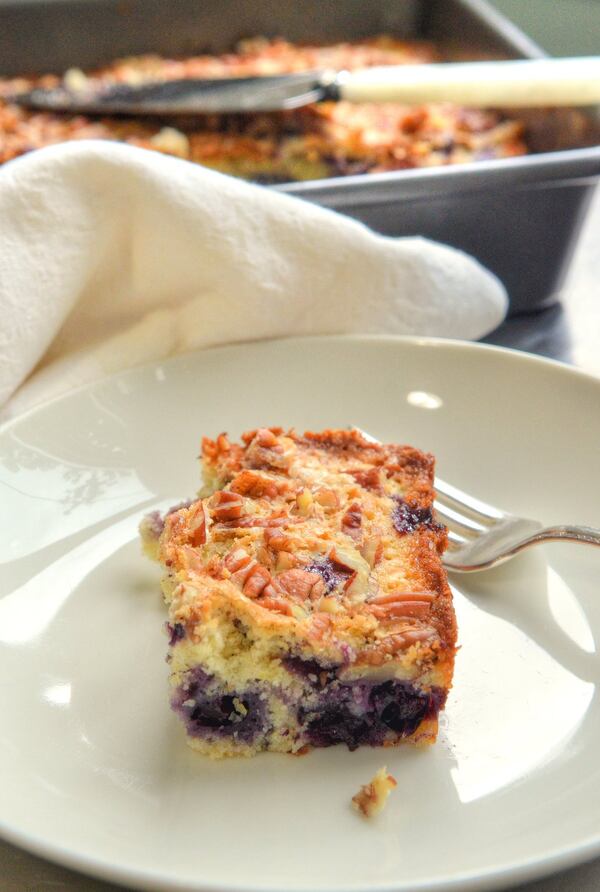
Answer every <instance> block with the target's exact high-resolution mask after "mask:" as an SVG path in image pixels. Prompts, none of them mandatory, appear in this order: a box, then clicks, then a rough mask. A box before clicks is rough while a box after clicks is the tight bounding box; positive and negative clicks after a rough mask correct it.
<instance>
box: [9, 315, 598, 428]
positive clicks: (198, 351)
mask: <svg viewBox="0 0 600 892" xmlns="http://www.w3.org/2000/svg"><path fill="white" fill-rule="evenodd" d="M326 341H332V342H339V343H343V342H345V343H349V344H361V343H370V342H373V341H379V342H381V343H389V344H390V345H393V344H397V345H400V346H403V345H407V346H409V347H419V348H433V349H442V348H444V347H452V348H454V349H457V350H459V351H460V350H465V351H467V352H470V351H472V352H476V353H481V354H487V353H492V354H498V355H505V356H506V357H512V359H513V360H514V361H516V362H519V361H521V362H523V363H524V364H525V365H538V366H545V367H547V368H553V369H555V370H557V371H562V372H563V373H564V374H566V375H567V376H572V377H574V378H576V379H580V380H586V381H588V382H593V383H595V384H597V385H600V375H597V374H594V372H591V371H587V370H586V369H580V368H578V367H577V366H575V365H572V364H571V363H569V362H566V361H565V360H561V359H554V358H552V357H550V356H542V355H541V354H539V353H530V352H529V351H527V350H519V349H518V348H517V347H506V346H504V345H500V344H487V343H485V342H483V341H469V340H465V339H462V338H444V337H434V336H432V335H409V334H407V335H396V334H378V333H372V334H356V333H342V334H319V335H290V336H289V337H279V336H278V337H272V338H256V339H255V340H252V341H231V342H227V343H223V344H210V345H208V346H206V347H197V348H195V349H193V350H185V351H182V352H180V353H175V354H173V355H172V356H165V357H162V358H157V359H151V360H146V361H145V362H140V363H136V364H134V365H131V366H127V367H125V368H122V369H117V370H116V371H112V372H109V373H107V374H104V375H99V376H98V377H97V378H95V379H94V380H93V381H86V382H84V383H83V384H80V385H78V386H77V387H71V388H69V390H67V391H65V392H64V393H59V394H56V395H55V396H52V397H49V398H48V399H44V400H41V401H39V402H36V403H35V404H34V405H32V406H29V407H28V408H27V409H24V410H23V411H22V412H18V413H17V414H16V415H11V416H9V417H7V418H6V419H2V416H1V414H0V436H1V435H2V434H4V433H5V431H6V430H8V429H9V428H10V427H11V426H12V425H14V424H16V423H17V422H19V421H22V420H23V419H25V418H27V417H29V416H31V415H32V414H34V413H36V412H38V411H41V410H43V409H46V408H48V407H50V406H53V405H54V404H55V403H58V402H61V401H62V400H67V399H70V398H72V397H74V396H77V395H78V394H81V393H84V392H85V391H87V390H91V389H93V388H95V387H100V386H107V385H109V384H110V382H111V381H113V380H116V379H118V378H121V377H127V376H129V375H132V374H135V373H140V374H143V373H144V372H147V371H149V370H150V369H152V368H154V367H155V366H157V365H178V364H179V363H183V362H185V361H189V360H191V359H193V358H194V357H196V356H203V355H204V354H205V353H219V352H225V351H227V350H232V349H240V348H244V347H253V346H258V345H262V344H282V343H305V344H310V343H322V342H326ZM26 380H27V379H25V380H24V381H22V382H21V384H24V383H25V381H26ZM19 386H21V385H19ZM18 389H19V387H17V389H16V390H15V391H13V393H12V394H11V395H10V396H9V398H8V401H9V402H10V400H11V399H12V397H13V396H14V395H15V394H16V393H17V391H18Z"/></svg>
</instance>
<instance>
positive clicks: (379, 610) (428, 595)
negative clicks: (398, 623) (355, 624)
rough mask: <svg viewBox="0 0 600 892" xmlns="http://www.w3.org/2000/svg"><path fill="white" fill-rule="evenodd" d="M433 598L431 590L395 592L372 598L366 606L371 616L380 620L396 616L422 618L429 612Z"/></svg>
mask: <svg viewBox="0 0 600 892" xmlns="http://www.w3.org/2000/svg"><path fill="white" fill-rule="evenodd" d="M434 599H435V595H434V594H433V592H395V593H393V594H390V595H380V596H379V597H377V598H373V599H372V600H371V601H369V603H368V604H367V608H368V610H369V611H370V612H371V613H372V614H373V616H376V617H377V618H378V619H382V620H385V619H390V618H393V617H398V616H414V617H418V618H419V619H423V618H424V617H426V616H427V615H428V614H429V611H430V609H431V604H432V603H433V601H434Z"/></svg>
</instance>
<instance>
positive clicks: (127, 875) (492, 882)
mask: <svg viewBox="0 0 600 892" xmlns="http://www.w3.org/2000/svg"><path fill="white" fill-rule="evenodd" d="M327 342H334V343H340V344H342V343H346V344H348V345H354V346H355V345H358V346H360V345H361V344H369V343H373V342H380V343H386V344H389V345H390V346H396V347H398V348H400V349H402V348H403V347H405V346H406V347H409V348H413V347H416V348H418V349H421V348H422V349H425V350H427V349H433V350H439V349H444V348H449V349H452V350H456V351H457V352H462V351H466V352H470V353H474V354H478V355H481V356H483V355H486V354H494V355H499V356H502V357H504V358H505V359H506V361H509V362H512V363H515V362H516V363H519V364H522V365H523V366H535V367H537V368H545V369H547V370H548V371H550V372H551V373H552V374H559V375H561V376H565V375H566V376H567V377H568V378H571V379H572V380H575V381H581V382H582V383H583V382H586V383H588V384H592V386H595V387H598V388H599V389H600V376H598V375H595V374H594V373H592V372H588V371H586V370H583V369H579V368H577V367H575V366H573V365H571V364H569V363H567V362H563V361H560V360H556V359H552V358H549V357H546V356H541V355H538V354H533V353H529V352H526V351H522V350H518V349H516V348H512V347H505V346H500V345H495V344H487V343H481V342H477V341H467V340H461V339H458V338H443V337H429V336H426V337H425V336H417V335H386V334H324V335H310V336H291V337H275V338H262V339H257V340H253V341H238V342H232V343H227V344H219V345H212V346H207V347H203V348H199V349H195V350H191V351H186V352H182V353H178V354H176V355H174V356H169V357H165V358H160V359H154V360H149V361H146V362H144V363H139V364H136V365H133V366H130V367H127V368H124V369H121V370H118V371H114V372H111V373H109V374H106V375H102V376H101V377H98V378H97V379H95V380H94V381H89V382H86V383H83V384H82V385H80V386H78V387H75V388H71V389H69V390H68V391H66V392H65V393H61V394H58V395H56V396H54V397H52V398H50V399H47V400H44V401H42V402H38V403H36V404H35V405H33V406H31V407H29V408H28V409H26V410H24V411H23V412H20V413H18V414H17V415H15V416H13V417H9V418H8V419H7V420H5V421H3V422H1V423H0V438H1V437H3V436H4V435H5V434H6V433H8V432H9V431H10V429H11V428H12V427H13V426H15V425H17V424H19V423H21V422H22V421H23V420H25V419H26V418H30V417H32V416H35V415H36V414H37V413H38V412H40V411H45V410H46V409H52V407H53V406H55V405H57V404H62V403H64V402H65V401H69V400H70V399H73V398H75V397H77V396H79V395H81V394H84V393H86V392H89V391H93V390H94V389H96V388H97V387H105V386H110V384H111V382H116V381H117V380H119V379H122V378H126V377H130V376H132V375H133V376H135V375H137V374H139V375H143V374H144V373H146V372H148V371H150V370H151V369H153V368H155V367H156V366H158V365H160V366H164V365H166V366H171V367H173V366H177V365H180V364H185V363H186V362H189V361H193V360H194V358H196V357H202V356H204V355H205V354H208V353H210V354H215V353H216V354H219V353H226V352H228V351H231V350H240V349H244V348H247V347H253V346H260V345H267V344H278V343H288V344H289V343H294V344H306V345H308V344H323V343H327ZM0 838H1V839H3V840H5V841H6V842H7V843H9V844H11V845H15V846H17V847H18V848H21V849H23V850H25V851H27V852H30V853H31V854H33V855H35V856H37V857H41V858H44V859H46V860H48V861H50V862H52V863H54V864H57V865H59V866H63V867H67V868H69V869H72V870H75V871H79V872H80V873H83V874H85V875H87V876H89V877H95V878H99V879H102V880H104V881H108V882H117V883H120V884H126V885H127V886H129V887H131V888H135V889H144V890H157V892H160V890H163V892H164V890H173V892H263V889H262V887H261V886H258V885H253V884H250V883H244V884H243V885H239V884H235V883H234V884H231V883H223V882H219V883H215V882H208V881H203V880H202V878H199V880H198V882H194V883H193V884H190V883H189V882H188V880H184V879H183V878H179V879H178V878H173V877H172V876H169V875H168V874H164V873H161V872H160V871H157V870H145V869H144V868H137V867H127V866H124V865H123V864H115V863H113V862H111V861H109V860H108V859H106V858H102V857H97V856H94V855H93V854H87V853H81V852H78V851H77V850H76V849H72V848H71V847H69V846H65V845H63V844H55V843H52V842H49V841H48V840H47V839H46V838H44V837H43V836H41V835H40V834H35V833H28V832H27V831H23V830H21V829H20V828H15V827H14V826H12V825H11V824H10V822H9V821H7V820H6V819H4V818H2V816H0ZM598 856H600V829H599V830H598V832H597V833H596V834H594V835H592V836H587V837H585V838H584V839H583V840H581V841H579V842H578V843H576V844H574V845H568V846H564V847H563V848H561V849H558V850H555V851H554V852H552V853H551V854H549V855H543V856H537V857H532V858H528V859H525V860H523V859H514V860H512V861H511V862H510V863H509V864H508V865H506V866H504V867H502V868H500V869H498V868H494V867H490V868H488V869H485V870H477V871H467V872H465V873H462V874H459V875H455V876H453V877H451V878H448V877H446V878H440V879H435V880H428V879H426V878H425V879H423V880H420V881H417V882H416V883H414V882H413V883H411V884H410V886H407V885H405V883H404V882H403V881H402V880H401V879H400V880H399V882H393V883H379V884H376V885H370V886H369V887H368V888H369V890H372V892H461V890H465V892H476V890H484V889H485V890H493V889H503V888H509V887H512V886H514V885H516V884H518V883H523V882H529V881H532V880H535V879H541V878H544V877H547V876H550V875H552V874H555V873H558V872H560V871H563V870H567V869H569V868H573V867H576V866H579V865H582V864H584V863H586V862H588V861H590V860H592V859H594V858H596V857H598ZM294 892H345V887H343V886H334V885H331V884H330V885H327V886H316V885H310V886H297V887H294Z"/></svg>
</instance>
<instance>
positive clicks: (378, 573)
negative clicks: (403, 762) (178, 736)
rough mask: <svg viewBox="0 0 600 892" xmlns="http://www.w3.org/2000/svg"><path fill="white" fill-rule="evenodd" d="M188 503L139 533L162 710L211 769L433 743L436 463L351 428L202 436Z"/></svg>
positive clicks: (440, 578)
mask: <svg viewBox="0 0 600 892" xmlns="http://www.w3.org/2000/svg"><path fill="white" fill-rule="evenodd" d="M202 454H203V470H204V478H205V481H206V487H205V490H204V491H203V492H202V493H201V497H200V498H198V499H197V500H196V501H193V502H191V503H189V504H187V505H184V506H183V507H181V506H180V507H178V508H174V509H172V510H171V511H169V512H168V513H167V514H166V515H165V517H164V518H161V517H159V516H157V515H156V514H155V515H151V516H150V517H148V518H146V519H145V521H144V522H143V523H142V527H141V531H142V536H143V539H144V543H145V546H146V550H147V551H148V553H149V554H151V556H153V557H157V558H158V559H159V560H160V562H161V563H162V564H163V565H164V567H165V569H166V575H165V576H164V579H163V591H164V594H165V598H166V600H167V602H168V605H169V622H168V631H169V638H170V640H169V656H168V661H169V663H170V668H171V684H172V705H173V708H174V710H175V711H176V712H177V713H178V715H179V716H180V717H181V719H182V720H183V722H184V724H185V727H186V730H187V735H188V741H189V743H190V745H191V746H192V747H193V748H194V749H197V750H199V751H200V752H203V753H206V754H207V755H210V756H214V757H221V756H228V755H253V754H254V753H257V752H259V751H260V750H276V751H280V752H291V753H295V752H299V751H302V750H304V749H306V748H307V747H323V746H331V745H333V744H337V743H345V744H347V746H348V747H349V748H350V749H355V748H356V747H358V746H361V745H370V746H394V745H396V744H398V743H400V742H402V741H410V742H412V743H432V742H433V741H434V740H435V737H436V733H437V725H438V713H439V711H440V709H442V708H443V706H444V703H445V700H446V695H447V693H448V690H449V688H450V685H451V681H452V671H453V665H454V655H455V649H456V623H455V617H454V610H453V606H452V596H451V592H450V589H449V587H448V582H447V579H446V574H445V572H444V569H443V567H442V563H441V558H440V555H441V553H442V552H443V550H444V547H445V545H446V531H445V529H444V528H443V527H442V526H440V525H439V524H438V523H436V521H435V519H434V517H433V516H432V502H433V465H434V461H433V458H432V456H430V455H426V454H424V453H422V452H420V451H419V450H417V449H413V448H412V447H410V446H396V445H380V444H374V443H372V442H370V441H367V440H366V439H364V438H363V436H362V435H361V434H360V433H359V432H357V431H341V430H325V431H323V432H322V433H305V434H304V435H303V436H300V435H299V434H297V433H295V432H294V431H288V432H285V433H284V431H283V429H281V428H268V429H267V428H263V429H259V430H253V431H249V432H247V433H245V434H244V435H243V436H242V444H241V445H238V444H236V443H231V442H230V441H229V439H228V438H227V436H226V435H225V434H221V435H220V436H219V437H217V439H216V440H209V439H204V441H203V444H202Z"/></svg>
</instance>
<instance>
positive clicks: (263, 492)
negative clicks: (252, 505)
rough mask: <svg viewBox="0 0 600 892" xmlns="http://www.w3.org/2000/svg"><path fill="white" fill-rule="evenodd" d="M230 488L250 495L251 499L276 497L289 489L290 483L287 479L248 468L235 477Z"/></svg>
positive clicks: (241, 493)
mask: <svg viewBox="0 0 600 892" xmlns="http://www.w3.org/2000/svg"><path fill="white" fill-rule="evenodd" d="M229 488H230V490H231V491H232V492H237V493H239V494H240V495H243V496H248V497H249V498H251V499H262V498H265V499H275V498H277V496H278V495H280V494H281V493H282V492H284V491H285V490H286V489H289V483H288V481H286V480H283V481H281V480H275V479H273V478H272V477H267V476H266V475H265V474H258V473H257V472H256V471H250V470H248V469H246V470H243V471H241V472H240V473H239V474H238V475H237V476H236V477H234V479H233V480H232V481H231V484H230V486H229Z"/></svg>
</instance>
